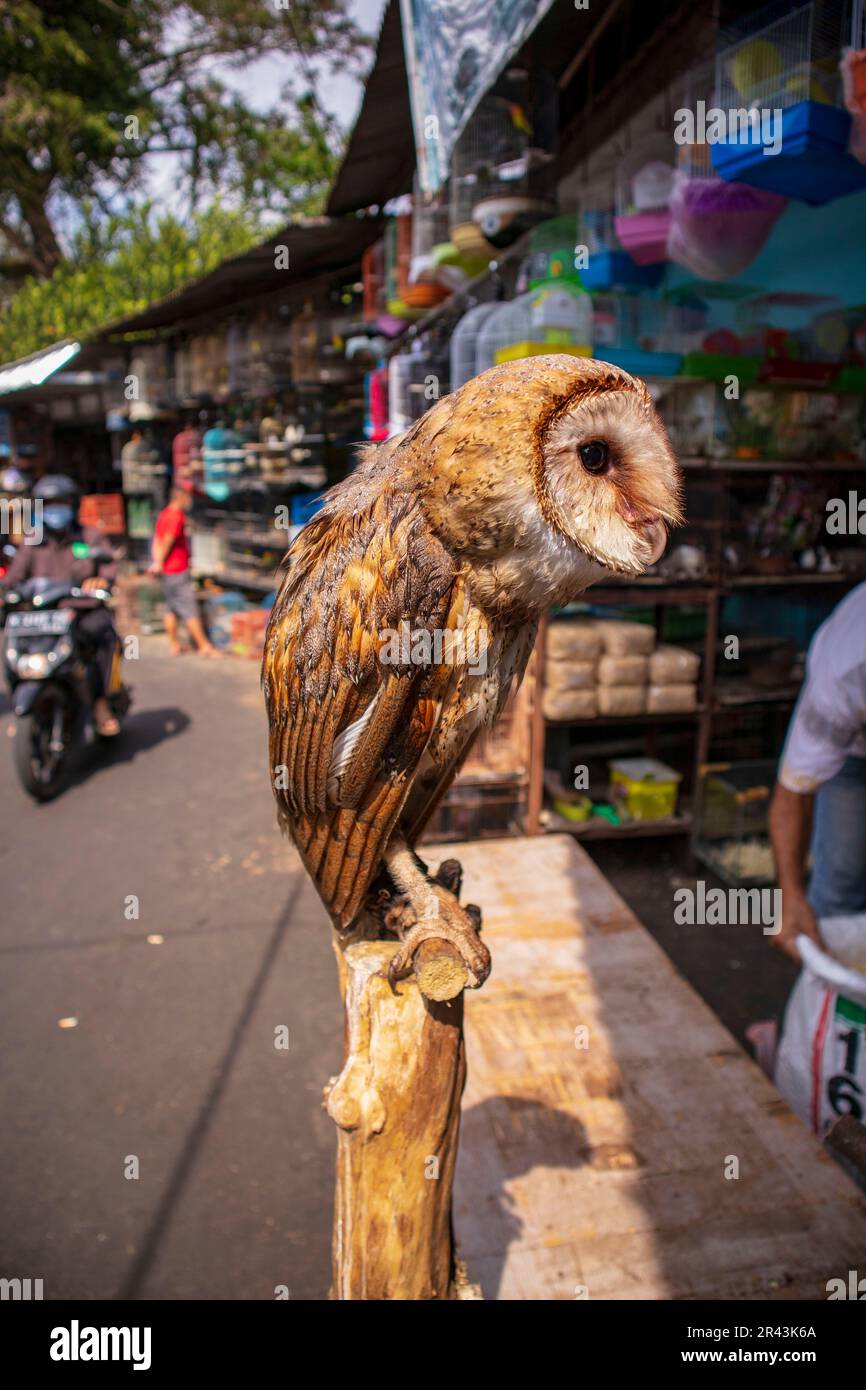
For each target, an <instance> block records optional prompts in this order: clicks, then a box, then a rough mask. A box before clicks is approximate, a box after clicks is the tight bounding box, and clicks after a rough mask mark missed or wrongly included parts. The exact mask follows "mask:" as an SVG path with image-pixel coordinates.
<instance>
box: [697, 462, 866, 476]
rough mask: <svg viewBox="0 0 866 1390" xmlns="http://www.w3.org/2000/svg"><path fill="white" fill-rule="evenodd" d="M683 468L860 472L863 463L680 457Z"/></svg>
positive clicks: (720, 471)
mask: <svg viewBox="0 0 866 1390" xmlns="http://www.w3.org/2000/svg"><path fill="white" fill-rule="evenodd" d="M680 463H681V464H682V466H683V468H688V469H694V470H695V471H701V470H702V471H704V472H706V473H811V472H814V471H816V470H819V469H820V471H821V472H822V473H860V472H862V471H863V464H862V462H861V461H860V460H859V459H846V460H845V461H844V462H841V463H832V462H830V461H828V460H820V459H738V458H727V459H714V458H681V459H680Z"/></svg>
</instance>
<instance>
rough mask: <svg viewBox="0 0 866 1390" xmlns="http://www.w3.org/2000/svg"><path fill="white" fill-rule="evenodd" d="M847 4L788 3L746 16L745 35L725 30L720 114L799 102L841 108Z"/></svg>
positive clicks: (719, 65)
mask: <svg viewBox="0 0 866 1390" xmlns="http://www.w3.org/2000/svg"><path fill="white" fill-rule="evenodd" d="M849 10H850V6H849V3H848V0H810V3H808V4H805V5H793V6H792V5H791V3H790V0H785V2H780V3H776V4H772V5H768V6H767V7H766V8H765V9H763V10H760V11H759V12H758V13H757V14H753V15H750V16H749V19H748V22H747V27H746V26H745V25H744V29H745V32H742V31H741V32H740V34H739V35H737V31H736V30H733V31H728V32H729V35H730V36H731V37H732V41H730V42H727V43H726V42H725V41H724V40H725V36H724V35H722V36H721V46H720V48H719V51H718V54H717V58H716V89H717V94H718V104H719V106H721V107H722V108H723V109H724V110H728V109H732V110H736V109H739V108H741V107H745V108H746V109H747V110H748V111H752V110H760V109H761V108H769V109H773V110H775V109H776V108H777V107H778V108H781V109H782V110H787V109H788V108H789V107H791V106H796V105H797V104H798V103H799V102H801V101H816V102H822V103H824V104H826V105H831V106H839V105H840V104H841V98H842V81H841V75H840V71H839V55H840V49H841V48H842V46H843V44H844V43H846V42H847V41H848V39H849V37H850V32H851V30H850V24H851V18H850V14H849Z"/></svg>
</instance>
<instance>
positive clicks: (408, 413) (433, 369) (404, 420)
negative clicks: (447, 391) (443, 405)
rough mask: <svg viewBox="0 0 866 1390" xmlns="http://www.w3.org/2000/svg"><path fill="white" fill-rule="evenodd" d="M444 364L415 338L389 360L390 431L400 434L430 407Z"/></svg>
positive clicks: (442, 374) (438, 391)
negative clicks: (409, 346) (409, 344)
mask: <svg viewBox="0 0 866 1390" xmlns="http://www.w3.org/2000/svg"><path fill="white" fill-rule="evenodd" d="M444 377H445V365H444V364H440V362H439V360H438V358H435V357H434V356H432V355H431V352H430V350H429V348H428V347H427V346H426V345H425V344H424V343H423V342H422V341H421V340H420V339H417V340H416V341H415V342H414V343H413V344H412V346H411V348H410V349H409V351H407V352H400V353H396V354H395V356H393V357H392V358H391V360H390V362H389V363H388V411H389V416H390V420H389V426H390V428H389V431H388V432H389V435H395V434H402V433H403V431H404V430H407V429H408V428H409V426H410V425H413V424H414V423H415V421H416V420H420V418H421V416H422V415H423V414H425V412H426V411H427V410H429V409H430V407H431V405H434V404H435V402H436V401H437V400H438V399H439V397H440V395H441V385H442V381H443V379H444Z"/></svg>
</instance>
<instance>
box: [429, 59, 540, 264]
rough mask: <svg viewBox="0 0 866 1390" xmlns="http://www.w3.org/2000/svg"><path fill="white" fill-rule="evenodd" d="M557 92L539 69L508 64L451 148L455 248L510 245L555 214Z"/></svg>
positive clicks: (452, 221)
mask: <svg viewBox="0 0 866 1390" xmlns="http://www.w3.org/2000/svg"><path fill="white" fill-rule="evenodd" d="M557 110H558V97H557V87H556V83H555V82H554V81H553V79H552V78H551V77H550V76H549V75H548V74H546V73H543V72H541V71H539V70H533V71H529V70H524V69H520V68H509V69H508V70H507V71H506V72H505V73H504V74H503V76H502V77H501V78H500V80H499V81H498V82H497V84H496V86H495V87H494V89H493V91H492V92H490V93H488V94H487V95H486V96H485V97H484V98H482V100H481V102H480V103H479V105H478V107H477V108H476V110H475V112H474V113H473V115H472V116H471V117H470V119H469V121H468V122H467V125H466V127H465V129H464V131H463V133H462V135H461V136H460V138H459V140H458V141H457V144H456V146H455V148H454V154H453V158H452V174H451V196H450V228H451V239H452V240H453V241H454V242H455V243H456V244H457V245H458V246H459V247H460V249H461V250H467V251H469V250H470V249H475V250H476V251H477V252H482V251H484V250H485V249H487V250H488V251H489V250H490V248H495V249H501V248H503V247H506V246H510V245H511V244H512V243H513V242H515V241H516V240H517V239H518V237H520V236H521V235H522V234H523V233H524V232H525V231H527V230H528V229H529V228H530V227H532V226H534V225H535V223H536V222H539V221H541V220H542V219H543V218H545V217H550V216H551V215H552V214H553V213H554V212H555V211H556V196H555V194H556V188H555V163H554V155H555V152H556V128H557V120H556V115H557Z"/></svg>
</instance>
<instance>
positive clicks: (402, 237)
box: [385, 199, 424, 319]
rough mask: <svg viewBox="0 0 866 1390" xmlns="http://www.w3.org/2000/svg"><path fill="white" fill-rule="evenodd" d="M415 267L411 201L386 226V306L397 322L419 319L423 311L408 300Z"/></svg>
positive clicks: (402, 202)
mask: <svg viewBox="0 0 866 1390" xmlns="http://www.w3.org/2000/svg"><path fill="white" fill-rule="evenodd" d="M411 264H412V212H411V202H410V200H408V199H405V200H404V199H401V200H400V210H399V211H398V212H397V213H396V215H395V216H394V217H390V218H389V219H388V221H387V223H386V224H385V306H386V310H387V312H388V313H389V314H392V315H393V317H394V318H397V319H412V318H417V317H418V316H419V315H420V314H421V313H423V312H424V310H423V309H413V308H412V307H411V306H410V305H409V304H408V303H407V302H406V299H405V297H404V296H405V292H406V290H407V289H408V288H409V283H410V282H409V269H410V266H411Z"/></svg>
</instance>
